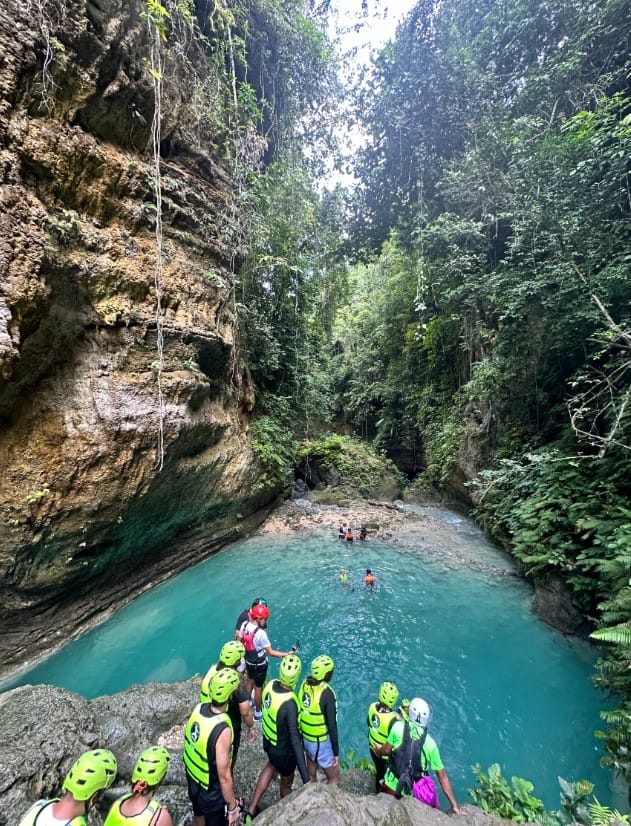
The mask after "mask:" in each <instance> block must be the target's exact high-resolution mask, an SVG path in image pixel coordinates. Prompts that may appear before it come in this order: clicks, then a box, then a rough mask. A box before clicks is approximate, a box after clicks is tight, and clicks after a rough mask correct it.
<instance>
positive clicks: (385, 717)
mask: <svg viewBox="0 0 631 826" xmlns="http://www.w3.org/2000/svg"><path fill="white" fill-rule="evenodd" d="M379 707H380V703H372V704H371V705H370V707H369V709H368V745H369V746H370V748H371V750H372V751H375V746H376V745H381V744H382V743H385V742H386V740H387V739H388V735H389V734H390V729H391V728H392V724H393V723H394V722H395V720H396V719H397V714H396V712H395V711H379ZM384 759H385V758H384Z"/></svg>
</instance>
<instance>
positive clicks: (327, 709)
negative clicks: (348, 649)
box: [298, 654, 340, 786]
mask: <svg viewBox="0 0 631 826" xmlns="http://www.w3.org/2000/svg"><path fill="white" fill-rule="evenodd" d="M334 667H335V665H334V663H333V660H332V659H331V658H330V657H328V656H327V655H326V654H321V655H320V656H319V657H316V658H315V660H313V662H312V663H311V674H310V676H309V677H307V678H306V680H303V683H302V685H301V686H300V691H299V692H298V699H299V702H300V714H299V723H300V732H301V734H302V739H303V742H304V746H305V752H306V754H307V769H308V771H309V780H311V781H312V782H313V783H315V782H316V780H317V775H318V766H320V768H321V769H322V770H323V771H324V773H325V775H326V780H327V783H328V784H329V785H331V786H337V785H338V783H339V782H340V766H339V759H338V755H339V753H340V751H339V743H338V735H337V697H336V696H335V692H334V691H333V689H332V688H331V686H330V685H329V681H330V680H331V678H332V676H333V669H334Z"/></svg>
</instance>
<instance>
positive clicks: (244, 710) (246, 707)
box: [239, 699, 256, 743]
mask: <svg viewBox="0 0 631 826" xmlns="http://www.w3.org/2000/svg"><path fill="white" fill-rule="evenodd" d="M239 713H240V714H241V719H242V720H243V722H244V723H245V725H246V726H247V728H248V740H249V742H250V743H253V742H254V740H255V739H256V730H255V728H254V716H253V714H252V709H251V708H250V700H249V699H247V700H244V701H243V702H242V703H239Z"/></svg>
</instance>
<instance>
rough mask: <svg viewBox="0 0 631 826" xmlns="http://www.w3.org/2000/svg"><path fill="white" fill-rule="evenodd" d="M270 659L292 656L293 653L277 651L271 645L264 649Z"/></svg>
mask: <svg viewBox="0 0 631 826" xmlns="http://www.w3.org/2000/svg"><path fill="white" fill-rule="evenodd" d="M263 650H264V651H265V653H266V654H267V656H268V657H281V658H282V657H286V656H287V655H288V654H291V653H292V652H291V651H276V650H275V649H274V648H272V646H271V645H268V646H267V648H264V649H263Z"/></svg>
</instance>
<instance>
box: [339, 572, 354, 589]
mask: <svg viewBox="0 0 631 826" xmlns="http://www.w3.org/2000/svg"><path fill="white" fill-rule="evenodd" d="M339 579H340V582H341V583H342V587H343V588H350V589H351V591H352V590H353V586H352V584H351V578H350V577H349V575H348V571H345V570H344V568H342V570H341V571H340V577H339Z"/></svg>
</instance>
